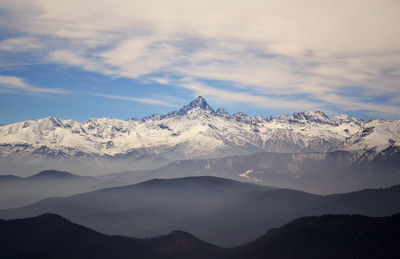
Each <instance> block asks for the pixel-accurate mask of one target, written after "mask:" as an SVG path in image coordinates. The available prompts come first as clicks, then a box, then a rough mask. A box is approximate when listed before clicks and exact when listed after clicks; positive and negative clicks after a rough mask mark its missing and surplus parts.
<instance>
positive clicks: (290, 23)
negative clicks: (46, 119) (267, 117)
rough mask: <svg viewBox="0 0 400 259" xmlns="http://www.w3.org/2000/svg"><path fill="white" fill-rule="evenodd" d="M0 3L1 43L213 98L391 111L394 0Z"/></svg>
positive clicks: (396, 111)
mask: <svg viewBox="0 0 400 259" xmlns="http://www.w3.org/2000/svg"><path fill="white" fill-rule="evenodd" d="M0 3H1V4H0V6H1V7H0V9H1V12H2V13H4V14H5V15H4V16H3V18H2V19H1V20H0V26H1V28H2V29H3V30H7V31H8V32H9V33H8V34H7V37H6V38H4V39H3V40H2V41H0V51H2V52H13V53H15V52H21V53H24V52H29V53H38V55H39V56H40V57H41V58H42V60H43V62H47V63H57V64H62V65H66V66H73V67H78V68H81V69H84V70H87V71H93V72H96V73H101V74H104V75H107V76H111V77H121V78H131V79H143V80H154V81H155V82H158V83H162V84H165V85H166V87H179V88H185V89H187V90H189V91H191V92H192V93H193V95H198V94H201V95H203V96H206V97H211V98H213V99H215V100H217V101H221V102H226V101H231V102H236V103H247V104H250V105H255V106H257V107H266V108H271V107H275V108H277V109H280V108H282V109H283V108H285V109H290V108H293V109H295V110H307V109H314V108H319V109H327V110H331V111H334V112H343V111H358V110H362V111H366V112H368V113H370V114H371V115H374V114H379V115H386V116H392V117H397V118H399V116H400V106H399V102H398V100H399V99H400V37H399V35H400V26H399V25H398V24H399V22H400V20H399V15H398V13H399V11H400V2H399V1H396V0H371V1H361V0H354V1H342V0H339V1H324V0H323V1H317V0H305V1H294V0H283V1H265V0H263V1H257V0H249V1H235V0H230V1H224V0H216V1H191V0H186V1H178V0H169V1H154V0H153V1H152V0H148V1H124V0H114V1H76V0H71V1H50V0H37V1H16V0H13V1H4V0H3V1H0ZM143 87H147V86H146V85H143ZM161 105H162V104H161Z"/></svg>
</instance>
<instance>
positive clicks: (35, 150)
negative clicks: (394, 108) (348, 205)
mask: <svg viewBox="0 0 400 259" xmlns="http://www.w3.org/2000/svg"><path fill="white" fill-rule="evenodd" d="M399 146H400V121H392V120H380V119H368V120H362V119H358V118H355V117H352V116H348V115H338V116H334V117H328V116H327V115H326V114H324V113H323V112H321V111H316V112H298V113H294V114H293V115H280V116H278V117H276V118H273V117H271V116H247V115H246V114H243V113H240V112H239V113H236V114H233V115H230V114H229V113H228V112H227V111H226V110H224V109H222V108H220V109H217V110H216V111H215V110H214V109H213V108H211V107H210V106H209V105H208V103H207V102H206V100H205V99H204V98H202V97H201V96H199V97H198V98H196V99H195V100H193V101H192V102H191V103H190V104H188V105H186V106H183V107H182V108H181V109H179V110H177V111H173V112H170V113H168V114H165V115H160V114H153V115H152V116H150V117H146V118H143V119H134V118H133V119H128V120H120V119H113V118H98V119H89V120H87V121H84V122H77V121H74V120H62V119H59V118H54V117H48V118H43V119H39V120H35V121H31V120H29V121H23V122H18V123H13V124H8V125H2V126H0V157H1V159H0V164H1V165H2V166H1V171H0V174H16V175H27V174H29V173H30V172H32V168H35V169H53V168H55V169H59V170H68V171H78V172H82V174H86V175H89V174H92V175H94V174H97V175H98V174H100V173H109V172H115V171H123V170H132V169H134V170H138V169H148V168H156V167H159V166H163V165H166V164H168V163H171V162H173V161H177V160H184V159H204V158H220V157H226V156H235V155H249V154H254V153H259V152H270V153H327V152H335V151H347V152H350V153H351V154H352V156H353V157H354V160H355V161H358V160H360V159H361V160H369V161H371V160H373V159H375V158H376V157H377V156H379V155H382V154H385V155H387V156H389V157H391V156H393V155H396V154H398V153H399ZM250 169H251V168H250Z"/></svg>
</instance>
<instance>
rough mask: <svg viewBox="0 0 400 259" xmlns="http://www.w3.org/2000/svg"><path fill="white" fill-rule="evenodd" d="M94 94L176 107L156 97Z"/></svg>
mask: <svg viewBox="0 0 400 259" xmlns="http://www.w3.org/2000/svg"><path fill="white" fill-rule="evenodd" d="M94 95H96V96H101V97H104V98H110V99H116V100H123V101H130V102H139V103H145V104H153V105H159V106H166V107H176V105H174V104H171V103H170V102H166V101H162V100H157V99H151V98H136V97H128V96H118V95H110V94H100V93H96V94H94Z"/></svg>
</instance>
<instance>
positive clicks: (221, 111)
mask: <svg viewBox="0 0 400 259" xmlns="http://www.w3.org/2000/svg"><path fill="white" fill-rule="evenodd" d="M215 114H216V115H219V116H224V117H229V116H231V115H230V114H229V112H227V111H226V110H225V109H224V108H218V109H217V111H216V112H215Z"/></svg>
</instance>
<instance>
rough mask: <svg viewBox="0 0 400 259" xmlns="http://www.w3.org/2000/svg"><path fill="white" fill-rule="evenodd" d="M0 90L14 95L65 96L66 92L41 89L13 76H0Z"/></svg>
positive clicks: (54, 89)
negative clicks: (42, 94)
mask: <svg viewBox="0 0 400 259" xmlns="http://www.w3.org/2000/svg"><path fill="white" fill-rule="evenodd" d="M0 89H2V90H5V91H11V92H14V93H21V92H22V93H44V94H66V93H67V91H65V90H63V89H57V88H42V87H36V86H32V85H30V84H28V83H26V82H25V81H24V80H23V79H22V78H19V77H15V76H2V75H0Z"/></svg>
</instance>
